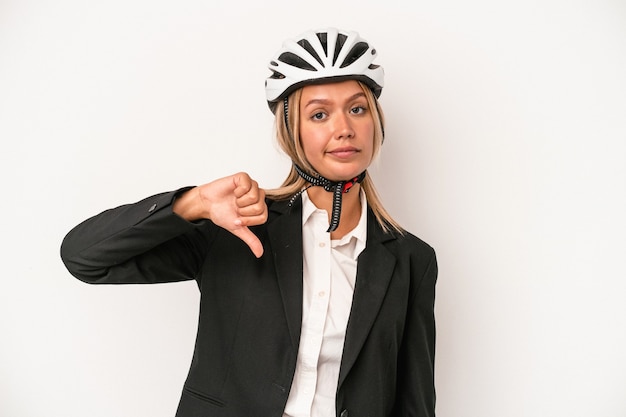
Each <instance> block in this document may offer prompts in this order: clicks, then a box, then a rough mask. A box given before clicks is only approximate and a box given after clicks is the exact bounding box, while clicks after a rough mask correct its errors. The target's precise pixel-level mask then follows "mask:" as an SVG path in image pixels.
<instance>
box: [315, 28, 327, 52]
mask: <svg viewBox="0 0 626 417" xmlns="http://www.w3.org/2000/svg"><path fill="white" fill-rule="evenodd" d="M317 39H319V40H320V43H321V44H322V48H324V54H325V55H326V56H328V40H327V39H328V36H327V34H326V32H318V33H317Z"/></svg>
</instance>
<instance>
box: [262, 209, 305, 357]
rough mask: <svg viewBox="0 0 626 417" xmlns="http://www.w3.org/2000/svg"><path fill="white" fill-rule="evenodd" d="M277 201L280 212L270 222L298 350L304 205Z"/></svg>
mask: <svg viewBox="0 0 626 417" xmlns="http://www.w3.org/2000/svg"><path fill="white" fill-rule="evenodd" d="M299 201H300V200H297V201H296V202H294V204H293V206H292V207H289V206H288V203H287V202H286V201H276V202H273V203H272V204H271V206H270V208H269V210H270V212H274V213H275V214H278V217H276V218H275V219H274V220H271V221H270V222H269V223H268V225H267V230H268V238H269V241H270V245H271V250H272V255H273V258H274V265H275V266H276V275H277V277H278V285H279V288H280V295H281V297H282V300H283V305H284V307H285V316H286V318H287V325H288V326H289V334H290V336H291V341H292V344H293V347H294V350H295V351H296V352H297V351H298V345H299V343H300V330H301V326H302V270H303V266H302V204H300V203H299Z"/></svg>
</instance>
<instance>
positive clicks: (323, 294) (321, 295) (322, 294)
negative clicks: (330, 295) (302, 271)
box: [317, 291, 326, 297]
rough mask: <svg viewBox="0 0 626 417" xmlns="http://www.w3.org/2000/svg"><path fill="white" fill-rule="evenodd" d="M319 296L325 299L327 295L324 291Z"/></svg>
mask: <svg viewBox="0 0 626 417" xmlns="http://www.w3.org/2000/svg"><path fill="white" fill-rule="evenodd" d="M317 295H319V296H320V297H323V296H325V295H326V293H325V292H324V291H320V292H319V293H318V294H317Z"/></svg>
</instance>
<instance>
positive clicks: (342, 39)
mask: <svg viewBox="0 0 626 417" xmlns="http://www.w3.org/2000/svg"><path fill="white" fill-rule="evenodd" d="M346 39H348V37H347V36H346V35H344V34H343V33H340V34H338V35H337V45H335V56H333V66H335V63H336V62H337V57H338V56H339V52H341V48H343V44H344V43H346Z"/></svg>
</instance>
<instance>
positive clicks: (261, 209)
mask: <svg viewBox="0 0 626 417" xmlns="http://www.w3.org/2000/svg"><path fill="white" fill-rule="evenodd" d="M263 213H267V204H265V200H261V201H259V202H258V203H256V204H252V205H249V206H246V207H239V208H237V214H238V215H239V216H241V217H249V216H259V215H262V214H263Z"/></svg>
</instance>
